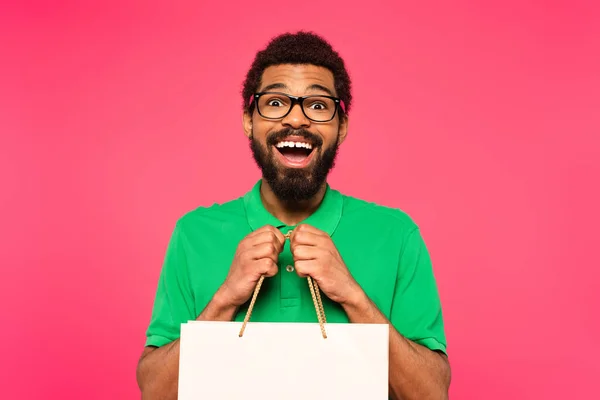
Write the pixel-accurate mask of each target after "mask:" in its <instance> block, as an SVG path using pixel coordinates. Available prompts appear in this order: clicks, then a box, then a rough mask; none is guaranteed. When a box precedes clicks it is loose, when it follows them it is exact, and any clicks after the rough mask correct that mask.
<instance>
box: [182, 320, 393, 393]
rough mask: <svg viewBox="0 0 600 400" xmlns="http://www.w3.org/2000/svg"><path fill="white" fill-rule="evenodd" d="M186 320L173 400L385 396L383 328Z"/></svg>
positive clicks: (385, 329) (385, 333)
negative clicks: (177, 388) (174, 399)
mask: <svg viewBox="0 0 600 400" xmlns="http://www.w3.org/2000/svg"><path fill="white" fill-rule="evenodd" d="M241 327H242V323H241V322H204V321H202V322H201V321H190V322H188V323H184V324H182V326H181V341H180V361H179V399H180V400H199V399H210V400H221V399H227V400H233V399H261V400H271V399H277V400H296V399H298V400H300V399H302V400H308V399H310V400H325V399H327V400H333V399H340V400H341V399H343V400H350V399H361V400H386V399H388V343H389V342H388V340H389V339H388V335H389V327H388V325H386V324H352V323H348V324H343V323H325V324H324V328H325V330H326V332H327V334H326V336H327V337H326V338H324V337H323V335H321V330H320V325H319V324H318V323H267V322H250V323H249V324H248V325H247V326H246V327H245V331H244V333H243V336H242V337H240V336H239V333H240V328H241Z"/></svg>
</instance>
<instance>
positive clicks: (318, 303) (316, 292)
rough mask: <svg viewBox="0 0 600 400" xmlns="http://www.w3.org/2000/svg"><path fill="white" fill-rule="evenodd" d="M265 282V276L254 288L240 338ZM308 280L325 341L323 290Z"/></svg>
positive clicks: (314, 282) (288, 234)
mask: <svg viewBox="0 0 600 400" xmlns="http://www.w3.org/2000/svg"><path fill="white" fill-rule="evenodd" d="M291 234H292V232H291V231H290V232H288V233H286V234H285V235H284V236H285V238H286V239H289V238H290V235H291ZM264 280H265V276H264V275H261V277H260V279H259V280H258V283H257V284H256V287H255V288H254V293H253V294H252V300H250V305H249V306H248V311H247V312H246V317H245V318H244V322H243V323H242V328H241V329H240V333H239V337H242V336H243V335H244V330H245V329H246V325H247V324H248V321H249V320H250V316H251V315H252V309H254V303H255V302H256V298H257V297H258V292H259V291H260V287H261V286H262V284H263V281H264ZM306 280H307V281H308V287H309V289H310V295H311V296H312V299H313V304H314V305H315V310H316V312H317V319H318V320H319V326H320V328H321V334H322V335H323V339H327V333H325V325H324V324H325V323H327V320H326V319H325V309H324V308H323V301H322V300H321V290H320V289H319V285H317V282H316V281H315V280H313V278H312V277H310V276H307V277H306Z"/></svg>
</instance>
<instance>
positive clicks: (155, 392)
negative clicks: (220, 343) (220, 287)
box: [137, 293, 237, 400]
mask: <svg viewBox="0 0 600 400" xmlns="http://www.w3.org/2000/svg"><path fill="white" fill-rule="evenodd" d="M236 310H237V307H236V306H234V305H232V304H231V303H230V302H229V303H228V302H226V301H224V299H223V298H222V296H221V295H220V294H219V293H217V294H215V297H213V299H212V300H211V301H210V302H209V303H208V305H207V306H206V308H205V309H204V311H202V313H201V314H200V315H199V316H198V318H196V320H198V321H231V320H232V319H233V316H234V315H235V312H236ZM178 378H179V339H176V340H174V341H172V342H171V343H169V344H166V345H164V346H162V347H151V346H149V347H146V348H144V351H143V352H142V356H141V357H140V360H139V362H138V368H137V382H138V385H139V387H140V390H141V392H142V400H152V399H161V400H162V399H165V400H167V399H173V400H175V399H177V383H178Z"/></svg>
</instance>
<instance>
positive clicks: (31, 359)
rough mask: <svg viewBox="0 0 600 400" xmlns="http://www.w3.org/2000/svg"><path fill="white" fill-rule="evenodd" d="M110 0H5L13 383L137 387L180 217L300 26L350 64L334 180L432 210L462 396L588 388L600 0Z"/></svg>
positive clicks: (205, 185)
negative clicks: (257, 81) (85, 1)
mask: <svg viewBox="0 0 600 400" xmlns="http://www.w3.org/2000/svg"><path fill="white" fill-rule="evenodd" d="M122 3H123V2H117V1H112V2H104V3H99V4H101V5H97V6H83V5H81V2H76V1H52V2H50V1H48V2H43V1H38V2H29V4H28V5H20V6H16V5H8V4H3V5H2V6H1V7H2V8H1V9H0V10H1V12H0V32H1V39H2V40H0V43H2V44H1V46H2V48H1V54H2V61H1V62H0V88H1V90H0V129H1V136H0V177H1V182H0V187H1V194H0V220H1V221H2V223H1V226H2V231H1V233H0V240H1V253H0V263H1V266H2V275H3V276H2V279H1V280H0V296H1V297H0V300H1V301H2V304H3V312H2V319H1V320H2V322H1V324H2V327H1V329H0V335H1V337H0V339H1V340H2V345H3V351H2V357H1V358H2V361H1V362H0V368H1V369H2V371H0V372H1V374H0V376H2V378H1V380H2V384H1V385H0V386H1V388H2V389H1V390H2V398H4V399H42V398H43V399H55V398H56V399H59V398H60V399H135V398H139V394H138V389H137V386H136V383H135V366H136V362H137V359H138V356H139V354H140V352H141V350H142V345H143V343H144V330H145V328H146V325H147V323H148V320H149V317H150V311H151V306H152V301H153V296H154V290H155V287H156V283H157V278H158V274H159V270H160V268H161V263H162V257H163V254H164V251H165V247H166V244H167V240H168V238H169V235H170V233H171V229H172V227H173V224H174V223H175V221H176V219H177V218H178V217H179V216H180V215H181V214H183V213H184V212H186V211H188V210H190V209H192V208H194V207H196V206H199V205H210V204H212V203H213V202H220V201H225V200H228V199H231V198H233V197H237V196H239V195H241V194H242V193H244V192H245V191H246V190H248V189H249V188H250V186H251V185H252V184H253V183H254V182H255V180H256V179H257V178H258V170H257V169H256V168H255V167H254V164H253V161H252V160H251V157H250V153H249V150H248V145H247V140H246V139H245V137H244V136H243V132H242V129H241V111H240V98H239V95H238V93H239V90H240V85H241V82H242V79H243V75H244V73H245V71H246V69H247V68H248V67H249V64H250V62H251V60H252V57H253V55H254V53H255V51H256V50H257V49H258V48H260V47H262V46H264V44H265V43H266V41H267V40H268V38H269V37H271V36H272V35H275V34H277V33H280V32H282V31H284V30H296V29H300V28H303V29H310V30H315V31H316V32H319V33H321V34H323V35H324V36H325V37H327V38H328V39H330V40H331V41H332V43H333V44H334V45H335V46H336V48H337V49H339V51H340V52H341V54H342V55H343V57H345V59H346V61H347V63H348V66H349V68H350V72H351V75H352V78H353V80H354V89H355V91H354V94H355V105H354V110H353V112H352V114H351V119H350V131H349V132H350V133H349V136H348V140H347V141H346V143H345V144H344V145H343V147H342V151H341V154H340V159H339V163H338V167H337V169H336V170H335V172H334V173H333V175H332V177H331V182H332V184H333V186H335V187H336V188H338V189H340V190H342V191H343V192H345V193H347V194H350V195H355V196H359V197H363V198H366V199H367V200H371V201H375V202H379V203H382V204H385V205H390V206H394V207H400V208H402V209H404V210H406V211H407V212H408V213H409V214H411V215H412V216H413V217H414V219H415V220H416V221H417V222H418V223H419V224H420V225H421V226H422V229H423V232H424V235H425V238H426V240H427V242H428V245H429V247H430V250H431V253H432V256H433V259H434V262H435V272H436V275H437V278H438V282H439V287H440V293H441V297H442V301H443V306H444V309H445V318H446V324H447V334H448V341H449V351H450V354H451V361H452V366H453V375H454V377H453V383H452V389H451V396H452V398H455V399H487V400H495V399H505V398H512V399H562V398H571V399H583V398H591V397H592V396H593V395H592V394H591V393H592V392H593V391H594V390H595V389H594V388H595V387H596V382H597V379H598V377H597V375H598V372H599V370H598V358H599V357H600V351H599V348H598V347H599V346H598V337H599V334H600V324H599V323H598V320H597V315H598V306H599V305H600V304H599V303H600V302H599V299H598V286H599V285H598V278H599V276H600V274H599V272H598V266H599V264H600V262H599V261H600V259H599V256H598V251H597V246H598V236H599V235H598V233H597V232H598V224H599V222H600V213H599V211H598V204H600V195H599V189H598V186H599V184H598V182H599V180H600V177H599V175H600V174H599V172H600V162H599V151H598V148H599V144H600V143H599V142H600V140H599V132H600V111H599V110H600V102H599V97H598V93H599V91H600V74H599V73H598V71H600V60H599V56H598V54H600V53H599V51H598V49H599V48H600V41H599V38H600V23H599V20H600V19H599V13H598V11H599V9H600V7H599V6H598V5H597V3H596V4H594V2H593V1H589V2H577V1H566V0H565V1H546V2H529V3H530V4H529V5H527V6H523V5H521V3H522V2H520V1H504V2H495V3H498V4H496V5H490V4H487V5H484V4H483V3H492V2H481V3H480V4H475V3H474V2H472V1H452V2H442V1H440V2H413V1H411V2H408V1H407V2H403V4H401V3H400V2H396V1H388V2H385V1H369V2H368V9H365V8H363V7H364V6H362V7H358V6H357V7H353V6H350V2H347V1H344V2H335V1H332V0H328V1H321V2H315V3H314V4H312V3H307V2H296V3H294V2H280V1H277V2H275V1H268V2H256V1H254V2H253V1H245V2H240V4H237V5H231V4H221V5H220V4H219V2H204V1H202V2H195V1H194V2H191V1H190V2H188V4H186V5H185V6H181V7H179V8H173V7H172V6H168V5H166V4H167V3H165V4H159V3H158V2H155V1H152V2H139V3H140V4H138V5H136V6H134V3H128V4H125V5H124V4H122ZM223 3H229V2H223ZM416 3H418V4H419V5H415V4H416ZM142 4H144V5H143V6H142ZM594 247H595V248H594ZM6 393H8V394H6Z"/></svg>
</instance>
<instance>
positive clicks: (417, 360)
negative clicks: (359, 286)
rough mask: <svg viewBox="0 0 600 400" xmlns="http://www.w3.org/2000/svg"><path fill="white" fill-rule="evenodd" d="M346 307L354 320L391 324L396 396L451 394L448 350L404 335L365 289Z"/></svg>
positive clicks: (403, 398)
mask: <svg viewBox="0 0 600 400" xmlns="http://www.w3.org/2000/svg"><path fill="white" fill-rule="evenodd" d="M343 307H344V310H345V311H346V314H347V315H348V318H349V320H350V322H353V323H367V324H368V323H372V324H389V327H390V344H389V349H390V357H389V383H390V396H391V398H392V399H394V400H410V399H419V400H427V399H435V400H438V399H439V400H443V399H447V398H448V389H449V386H450V365H449V363H448V359H447V357H446V355H445V354H442V353H438V352H435V351H431V350H430V349H428V348H427V347H425V346H421V345H420V344H417V343H415V342H413V341H411V340H409V339H406V338H405V337H403V336H402V335H401V334H400V333H398V331H397V330H396V329H395V328H394V326H393V325H392V324H391V323H390V321H388V319H387V318H386V317H385V316H384V315H383V314H382V313H381V312H380V311H379V309H378V308H377V306H376V305H375V304H373V302H372V301H371V300H370V299H369V298H368V297H367V296H366V294H364V293H361V294H360V295H359V296H357V298H356V299H355V300H354V301H352V302H348V303H346V304H344V305H343Z"/></svg>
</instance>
